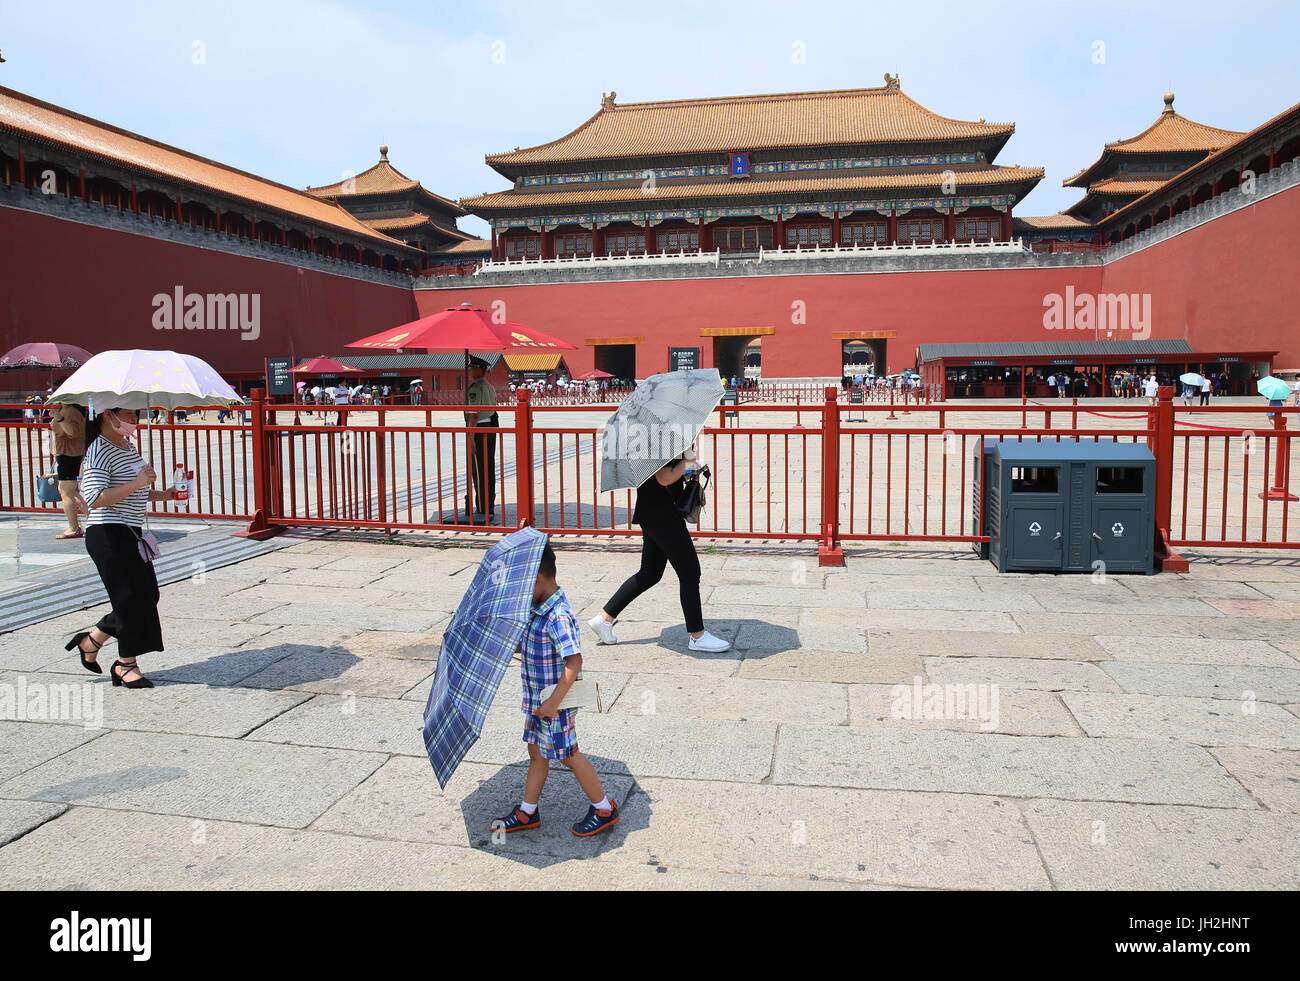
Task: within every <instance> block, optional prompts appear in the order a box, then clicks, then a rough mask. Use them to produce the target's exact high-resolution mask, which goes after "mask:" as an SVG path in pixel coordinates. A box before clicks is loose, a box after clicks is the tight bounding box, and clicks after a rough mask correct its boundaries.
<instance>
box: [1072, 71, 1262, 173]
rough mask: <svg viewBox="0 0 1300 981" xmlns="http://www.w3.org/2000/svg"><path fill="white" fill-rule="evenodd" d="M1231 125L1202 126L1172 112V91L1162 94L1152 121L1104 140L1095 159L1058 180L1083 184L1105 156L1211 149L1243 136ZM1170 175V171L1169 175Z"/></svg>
mask: <svg viewBox="0 0 1300 981" xmlns="http://www.w3.org/2000/svg"><path fill="white" fill-rule="evenodd" d="M1244 135H1245V134H1244V133H1239V132H1237V131H1236V130H1231V129H1219V128H1217V127H1215V126H1206V125H1205V124H1204V123H1198V122H1195V121H1193V120H1191V119H1188V118H1187V117H1186V116H1180V115H1179V114H1178V113H1176V112H1174V96H1173V93H1172V92H1169V93H1166V94H1165V108H1164V111H1163V112H1162V113H1160V115H1159V116H1158V117H1157V118H1156V121H1155V122H1154V123H1152V124H1151V125H1150V126H1148V127H1147V128H1146V129H1144V130H1143V131H1142V132H1141V133H1139V134H1138V135H1137V136H1133V137H1130V138H1129V139H1127V140H1116V141H1114V142H1113V143H1107V144H1106V146H1105V147H1104V148H1103V150H1102V152H1101V156H1100V157H1098V158H1097V160H1096V161H1094V162H1093V163H1091V164H1089V165H1088V166H1087V167H1085V168H1083V170H1081V171H1079V172H1078V173H1077V174H1075V175H1074V176H1073V177H1070V178H1068V179H1067V180H1065V181H1062V185H1063V186H1064V187H1086V186H1087V185H1088V184H1089V183H1090V182H1091V181H1094V180H1096V178H1097V173H1096V171H1097V170H1098V168H1099V167H1100V166H1101V164H1102V163H1103V162H1104V161H1105V160H1106V159H1107V157H1108V156H1110V155H1113V154H1130V153H1206V154H1208V153H1213V152H1214V151H1215V150H1219V149H1221V148H1222V147H1225V146H1227V145H1228V144H1230V143H1235V142H1236V141H1237V140H1238V139H1240V138H1241V137H1242V136H1244ZM1171 176H1172V175H1171Z"/></svg>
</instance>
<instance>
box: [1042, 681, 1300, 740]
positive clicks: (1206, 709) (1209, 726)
mask: <svg viewBox="0 0 1300 981" xmlns="http://www.w3.org/2000/svg"><path fill="white" fill-rule="evenodd" d="M1061 698H1062V700H1064V702H1065V704H1066V706H1068V707H1069V709H1070V711H1071V712H1072V713H1074V717H1075V718H1076V719H1078V720H1079V725H1081V726H1083V730H1084V732H1086V733H1087V734H1088V735H1089V736H1132V737H1134V738H1138V739H1173V740H1177V741H1179V742H1182V743H1194V744H1195V745H1198V746H1261V747H1272V748H1280V749H1300V719H1296V718H1295V717H1294V716H1292V715H1291V713H1289V712H1287V711H1286V710H1285V709H1284V708H1282V707H1281V706H1280V705H1272V704H1270V703H1268V702H1259V703H1256V704H1254V705H1251V706H1249V708H1250V709H1251V711H1250V712H1249V713H1245V712H1243V711H1242V709H1243V705H1242V703H1241V702H1240V701H1232V700H1227V699H1219V698H1188V697H1184V696H1174V695H1111V694H1100V693H1096V692H1079V691H1074V692H1062V693H1061Z"/></svg>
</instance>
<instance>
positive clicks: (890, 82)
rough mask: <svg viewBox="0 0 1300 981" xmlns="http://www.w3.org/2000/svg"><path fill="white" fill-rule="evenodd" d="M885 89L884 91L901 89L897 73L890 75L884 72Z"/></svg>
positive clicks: (899, 90) (898, 90)
mask: <svg viewBox="0 0 1300 981" xmlns="http://www.w3.org/2000/svg"><path fill="white" fill-rule="evenodd" d="M885 91H886V92H901V91H902V83H900V82H899V80H898V76H897V75H891V74H889V72H885Z"/></svg>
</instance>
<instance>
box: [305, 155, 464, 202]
mask: <svg viewBox="0 0 1300 981" xmlns="http://www.w3.org/2000/svg"><path fill="white" fill-rule="evenodd" d="M407 191H418V192H419V193H420V194H422V195H424V196H426V197H429V198H432V199H433V200H435V201H437V202H438V203H440V204H443V205H445V206H446V207H447V208H448V210H450V211H451V212H453V213H454V214H464V212H463V211H462V210H461V208H460V206H459V205H457V204H456V202H455V201H451V200H449V199H447V198H444V197H443V196H442V195H441V194H435V193H434V192H433V191H430V190H429V189H428V188H427V187H425V186H424V185H423V184H421V183H420V182H419V181H416V180H411V178H409V177H407V176H406V175H405V174H403V173H402V172H401V171H400V170H398V169H397V168H396V167H394V166H393V165H392V164H390V163H389V162H388V147H386V146H381V147H380V148H379V163H377V164H375V165H374V166H373V167H371V168H370V169H369V170H363V171H362V172H361V173H359V174H357V175H356V176H355V177H347V178H344V179H343V180H341V181H335V182H334V183H333V184H326V185H325V186H324V187H309V188H307V193H308V194H310V195H312V196H313V197H318V198H334V199H338V198H352V197H360V196H363V195H376V194H403V193H405V192H407Z"/></svg>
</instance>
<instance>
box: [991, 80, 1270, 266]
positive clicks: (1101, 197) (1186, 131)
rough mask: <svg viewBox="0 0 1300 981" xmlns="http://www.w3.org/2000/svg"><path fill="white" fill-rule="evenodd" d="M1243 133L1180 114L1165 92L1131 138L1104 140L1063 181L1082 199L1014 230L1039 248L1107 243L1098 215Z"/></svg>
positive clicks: (1114, 209) (1117, 207)
mask: <svg viewBox="0 0 1300 981" xmlns="http://www.w3.org/2000/svg"><path fill="white" fill-rule="evenodd" d="M1244 135H1245V134H1244V133H1239V132H1236V131H1234V130H1228V129H1216V128H1215V127H1213V126H1206V125H1204V124H1202V123H1197V122H1193V121H1192V120H1190V119H1188V118H1186V117H1185V116H1180V115H1179V114H1178V113H1177V112H1175V111H1174V94H1173V93H1172V92H1166V93H1165V108H1164V110H1163V111H1162V112H1161V113H1160V115H1159V116H1158V117H1157V118H1156V121H1155V122H1154V123H1152V124H1151V125H1150V126H1148V127H1147V128H1146V129H1144V130H1143V131H1142V132H1141V133H1139V134H1138V135H1137V136H1134V137H1131V138H1130V139H1127V140H1118V141H1116V142H1114V143H1107V144H1106V146H1105V147H1104V148H1103V149H1102V153H1101V156H1100V157H1098V158H1097V159H1096V160H1095V161H1094V162H1093V163H1092V164H1090V165H1089V166H1087V167H1085V168H1084V169H1083V170H1081V171H1079V173H1077V174H1075V175H1074V176H1073V177H1070V178H1067V179H1066V180H1065V181H1063V182H1062V186H1063V187H1081V188H1084V189H1085V190H1086V193H1085V194H1084V196H1083V197H1082V198H1080V199H1079V200H1078V201H1077V202H1075V203H1074V204H1073V205H1071V206H1070V207H1069V208H1066V209H1065V211H1062V212H1060V213H1058V214H1055V215H1046V216H1043V217H1028V218H1019V219H1017V220H1016V231H1017V233H1018V234H1021V235H1023V236H1024V238H1025V239H1026V240H1027V241H1029V242H1030V243H1031V247H1032V248H1035V249H1036V250H1039V251H1052V250H1053V248H1054V247H1060V246H1061V245H1062V244H1064V245H1066V246H1067V247H1068V246H1069V245H1071V244H1073V243H1083V244H1086V245H1087V246H1089V247H1092V248H1094V249H1100V248H1101V247H1102V246H1103V245H1104V244H1105V242H1106V238H1105V236H1104V235H1103V234H1102V233H1101V231H1100V229H1099V225H1100V223H1101V222H1102V220H1103V219H1105V218H1107V217H1109V216H1110V215H1113V214H1114V213H1115V212H1117V211H1119V210H1120V209H1121V208H1123V207H1124V206H1125V205H1128V204H1132V203H1133V202H1134V201H1136V200H1137V199H1138V198H1141V197H1143V196H1145V195H1147V194H1150V193H1152V192H1153V191H1158V190H1160V189H1161V188H1162V187H1164V186H1165V185H1166V184H1168V183H1169V181H1170V180H1172V179H1173V178H1175V177H1177V176H1178V175H1179V174H1181V173H1183V172H1184V171H1185V170H1187V169H1188V168H1189V167H1192V166H1194V165H1196V164H1198V163H1200V162H1201V161H1202V160H1204V159H1205V158H1206V157H1208V156H1209V155H1210V154H1212V153H1214V152H1215V151H1216V150H1221V149H1223V148H1224V147H1225V146H1229V145H1230V144H1233V143H1235V142H1237V140H1239V139H1241V137H1242V136H1244Z"/></svg>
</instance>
